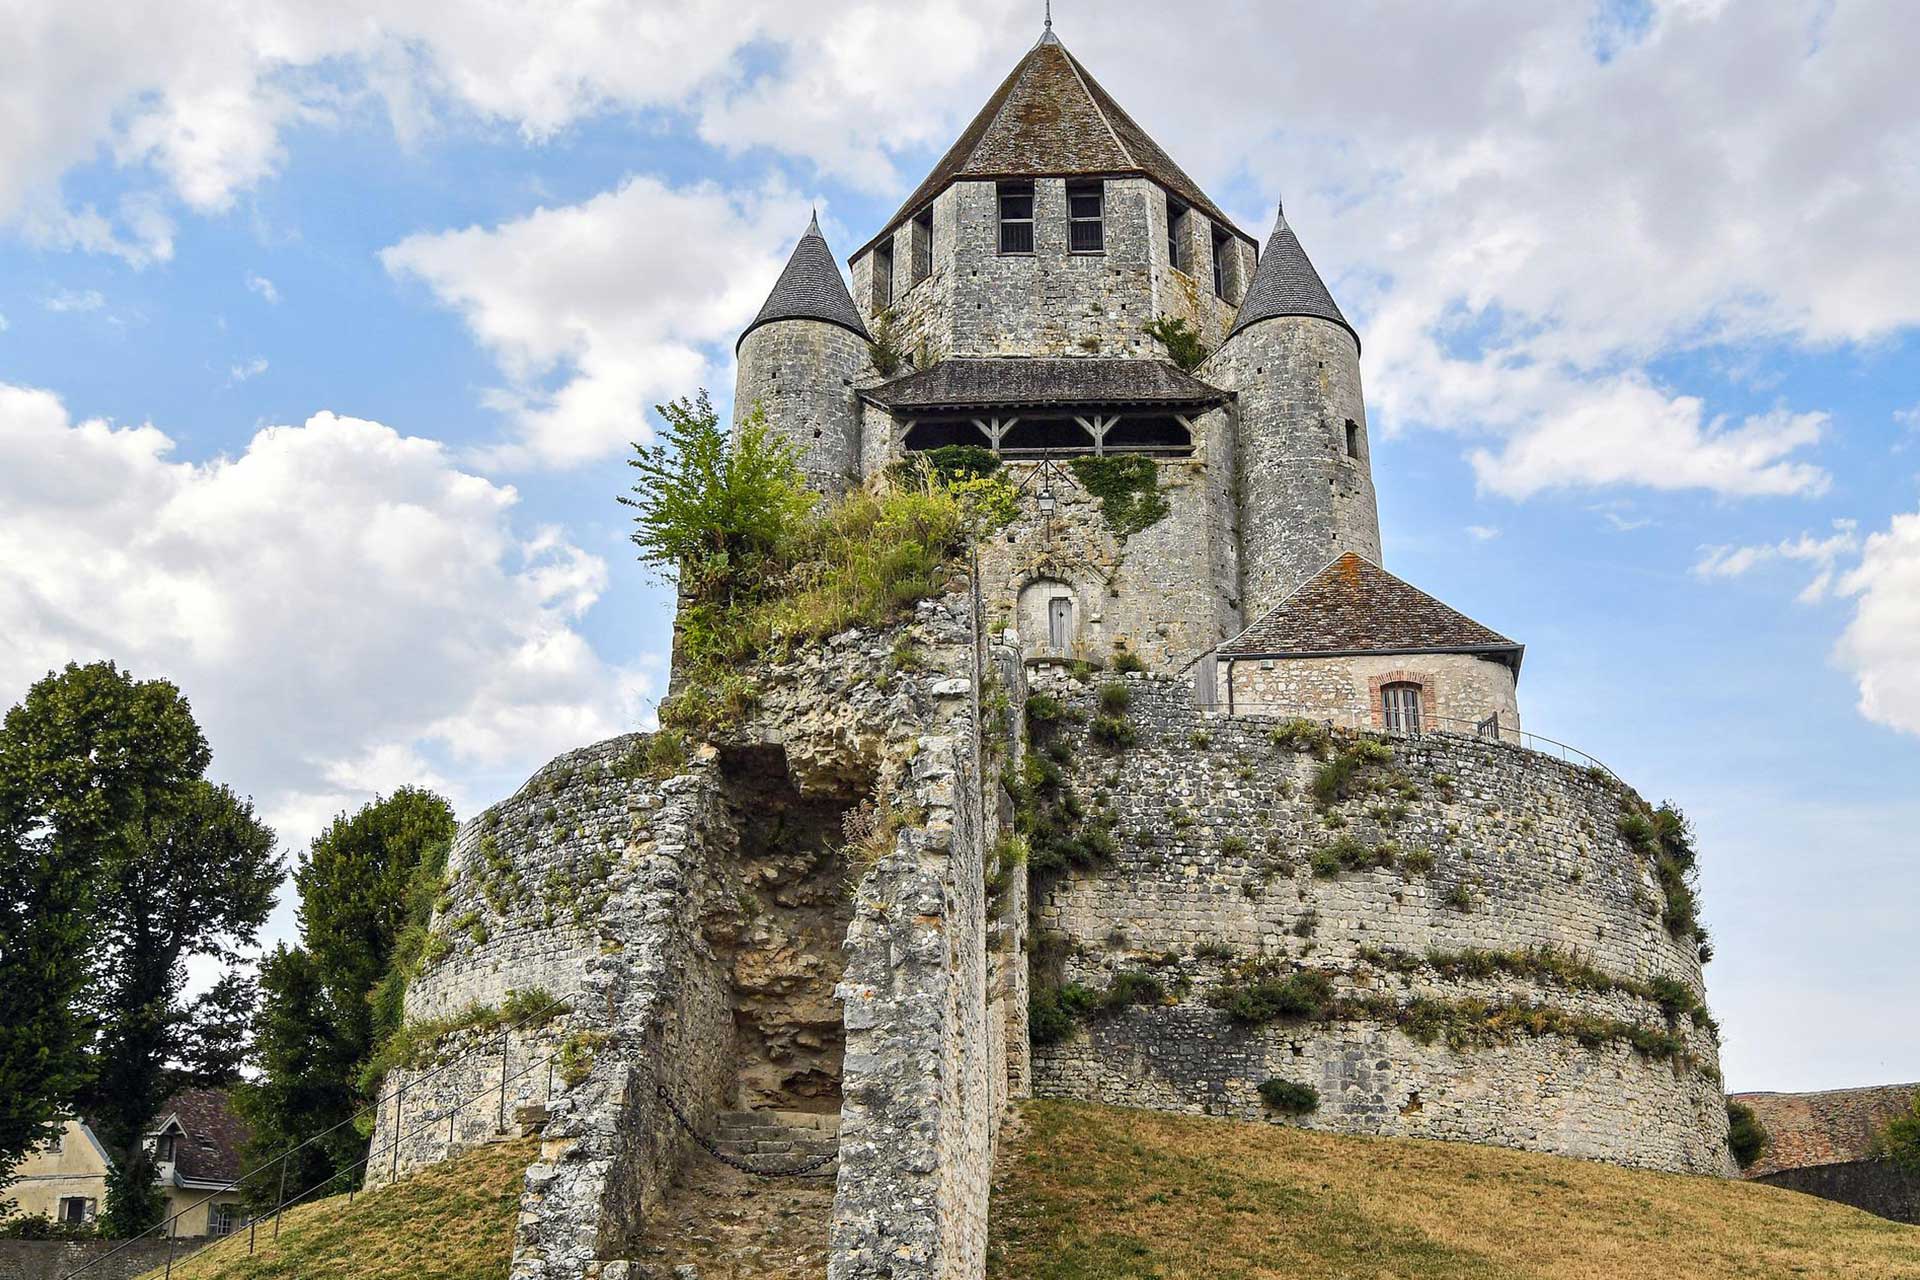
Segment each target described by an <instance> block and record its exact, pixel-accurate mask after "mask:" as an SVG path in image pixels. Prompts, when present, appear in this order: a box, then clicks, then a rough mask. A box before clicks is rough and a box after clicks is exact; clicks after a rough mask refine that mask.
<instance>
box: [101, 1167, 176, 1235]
mask: <svg viewBox="0 0 1920 1280" xmlns="http://www.w3.org/2000/svg"><path fill="white" fill-rule="evenodd" d="M159 1173H160V1171H159V1170H158V1169H157V1168H156V1167H155V1166H154V1163H153V1153H152V1152H150V1151H148V1150H147V1149H146V1148H145V1147H143V1146H140V1145H139V1144H138V1143H136V1144H135V1145H134V1147H133V1149H132V1150H131V1151H129V1152H127V1153H126V1154H125V1155H124V1156H122V1157H121V1158H119V1159H117V1160H115V1161H114V1162H113V1167H112V1168H111V1169H109V1170H107V1203H106V1207H105V1208H103V1209H102V1210H101V1211H100V1234H101V1235H103V1236H107V1237H109V1238H110V1239H115V1240H131V1239H132V1238H133V1237H135V1236H139V1235H145V1234H146V1233H147V1232H148V1231H151V1230H152V1229H153V1228H155V1227H157V1226H159V1225H160V1221H161V1219H162V1218H164V1217H165V1216H166V1213H167V1197H166V1193H165V1192H163V1191H161V1190H160V1184H159Z"/></svg>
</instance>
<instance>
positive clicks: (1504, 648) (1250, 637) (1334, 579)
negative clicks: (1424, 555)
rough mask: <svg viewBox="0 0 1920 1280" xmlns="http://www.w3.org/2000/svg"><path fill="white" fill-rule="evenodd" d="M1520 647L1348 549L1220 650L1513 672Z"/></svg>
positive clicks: (1246, 654) (1227, 655)
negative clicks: (1413, 659)
mask: <svg viewBox="0 0 1920 1280" xmlns="http://www.w3.org/2000/svg"><path fill="white" fill-rule="evenodd" d="M1524 651H1525V650H1524V646H1522V645H1519V644H1516V643H1514V642H1513V641H1512V640H1509V639H1507V638H1506V637H1505V636H1503V635H1501V634H1500V633H1499V632H1497V631H1493V630H1489V629H1488V628H1486V627H1483V626H1481V625H1480V624H1479V623H1477V622H1475V621H1474V620H1473V619H1472V618H1469V617H1467V615H1466V614H1464V613H1460V612H1459V611H1457V610H1455V609H1451V608H1449V607H1447V606H1446V605H1444V604H1441V603H1440V602H1439V601H1438V600H1436V599H1434V598H1433V597H1432V596H1430V595H1428V594H1427V593H1426V592H1424V591H1422V590H1420V589H1419V588H1418V587H1415V586H1412V585H1410V584H1408V583H1405V582H1402V581H1401V580H1400V579H1398V578H1396V577H1394V576H1393V575H1392V574H1390V573H1388V572H1387V571H1386V570H1385V569H1382V568H1381V567H1380V566H1379V565H1377V564H1374V563H1373V562H1372V561H1371V560H1367V559H1364V558H1362V557H1360V556H1357V555H1355V554H1354V553H1353V552H1351V551H1349V552H1347V553H1346V554H1345V555H1343V556H1341V557H1340V558H1339V559H1337V560H1335V561H1334V562H1333V563H1332V564H1330V565H1328V566H1327V567H1326V568H1324V569H1322V570H1321V571H1320V572H1319V573H1317V574H1315V575H1314V576H1313V577H1311V578H1309V579H1307V581H1306V582H1305V583H1304V584H1303V585H1301V586H1300V587H1299V588H1298V589H1297V590H1296V591H1294V593H1293V594H1292V595H1290V596H1288V597H1287V598H1286V599H1285V600H1282V601H1281V602H1280V603H1279V604H1277V605H1275V606H1273V608H1271V609H1269V610H1267V611H1266V613H1264V614H1262V615H1261V617H1260V619H1259V620H1258V621H1257V622H1255V623H1254V624H1253V625H1252V626H1250V627H1248V628H1247V629H1246V630H1245V631H1242V632H1241V633H1240V634H1239V635H1237V636H1235V637H1234V638H1233V639H1231V640H1229V641H1227V642H1226V643H1225V644H1223V645H1221V646H1220V649H1219V655H1220V656H1221V657H1223V658H1306V657H1320V658H1326V657H1336V656H1346V655H1350V654H1361V653H1476V654H1485V655H1486V656H1487V657H1490V658H1496V659H1498V660H1499V661H1502V662H1505V663H1507V664H1508V665H1510V666H1511V667H1512V668H1513V669H1514V672H1515V673H1516V674H1518V672H1519V670H1520V656H1521V654H1522V653H1523V652H1524Z"/></svg>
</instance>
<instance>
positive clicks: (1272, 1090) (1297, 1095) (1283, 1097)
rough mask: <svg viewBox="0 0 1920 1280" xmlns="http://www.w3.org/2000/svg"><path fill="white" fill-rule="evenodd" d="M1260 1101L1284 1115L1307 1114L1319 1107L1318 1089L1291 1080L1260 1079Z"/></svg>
mask: <svg viewBox="0 0 1920 1280" xmlns="http://www.w3.org/2000/svg"><path fill="white" fill-rule="evenodd" d="M1260 1101H1262V1102H1264V1103H1266V1104H1267V1106H1268V1107H1269V1108H1271V1109H1272V1110H1274V1111H1278V1112H1281V1113H1282V1114H1285V1115H1290V1116H1307V1115H1312V1114H1313V1113H1314V1112H1316V1111H1318V1110H1319V1109H1320V1091H1319V1090H1318V1089H1316V1088H1314V1087H1313V1086H1312V1085H1310V1084H1298V1083H1296V1082H1294V1081H1292V1080H1279V1079H1274V1080H1262V1081H1261V1082H1260Z"/></svg>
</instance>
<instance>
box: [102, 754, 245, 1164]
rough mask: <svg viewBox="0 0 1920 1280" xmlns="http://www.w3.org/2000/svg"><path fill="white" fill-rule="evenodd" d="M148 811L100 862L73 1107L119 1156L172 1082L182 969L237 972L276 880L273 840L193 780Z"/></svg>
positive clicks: (229, 798) (181, 1025) (220, 794)
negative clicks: (206, 963) (196, 960)
mask: <svg viewBox="0 0 1920 1280" xmlns="http://www.w3.org/2000/svg"><path fill="white" fill-rule="evenodd" d="M150 807H152V808H153V809H154V812H151V813H147V814H143V815H142V818H141V820H140V821H139V822H138V823H137V828H138V829H137V831H136V833H135V835H134V837H133V838H132V839H130V840H128V841H127V842H126V843H125V844H124V845H123V846H121V847H120V848H118V849H116V850H115V851H114V852H113V853H112V854H110V855H109V856H108V857H107V858H105V859H104V860H103V862H102V865H101V869H100V877H99V892H98V895H97V899H96V904H95V908H94V917H95V929H96V935H97V942H96V960H95V965H96V969H97V976H96V979H95V982H94V987H93V997H92V999H91V1001H90V1003H91V1004H92V1006H93V1010H94V1014H95V1017H96V1019H97V1021H98V1023H99V1028H100V1030H99V1039H98V1042H97V1043H96V1045H95V1049H94V1058H95V1064H96V1065H95V1070H94V1073H93V1074H94V1078H93V1082H92V1084H91V1085H90V1087H89V1088H87V1089H85V1090H83V1091H82V1093H81V1095H80V1100H81V1104H82V1106H83V1108H84V1109H85V1110H86V1111H87V1113H88V1114H89V1115H92V1116H94V1117H96V1119H97V1121H98V1123H99V1126H100V1128H101V1130H102V1133H101V1136H102V1138H103V1140H104V1141H106V1143H107V1144H108V1145H109V1146H110V1147H111V1148H113V1149H115V1150H118V1151H125V1150H129V1149H131V1148H132V1147H133V1146H134V1145H136V1144H137V1143H138V1142H139V1140H140V1137H141V1135H142V1132H143V1130H144V1127H145V1125H146V1123H147V1121H148V1120H150V1119H151V1118H152V1117H153V1115H154V1113H155V1112H156V1111H158V1110H159V1108H160V1104H161V1103H162V1102H164V1101H165V1100H166V1097H167V1094H168V1093H169V1092H170V1091H171V1090H172V1088H173V1087H174V1086H175V1084H176V1083H177V1082H178V1081H177V1077H176V1076H175V1075H174V1074H173V1073H172V1072H171V1071H169V1070H168V1064H169V1063H170V1062H173V1061H175V1060H176V1059H177V1058H179V1057H180V1056H181V1055H182V1054H183V1053H184V1052H186V1038H185V1035H184V1034H183V1033H184V1032H185V1031H186V1030H187V1029H188V1027H189V1026H190V1025H191V1022H192V1014H193V1011H192V1010H191V1009H190V1008H189V1007H188V1006H187V1005H186V1004H185V1003H184V1002H183V1000H182V998H181V997H182V990H183V988H184V986H185V982H186V961H187V960H188V958H190V957H196V956H207V957H213V958H215V959H219V960H223V961H227V962H229V963H231V962H234V961H236V960H237V959H238V958H239V956H238V949H239V948H240V947H242V946H249V945H251V944H252V943H253V942H254V941H255V939H256V938H257V937H258V936H259V931H260V926H261V925H263V924H265V923H266V919H267V916H268V914H269V913H270V912H271V911H272V910H273V901H274V890H275V888H276V887H277V886H278V884H279V881H280V861H279V858H278V857H277V856H276V854H275V852H274V837H273V832H272V831H271V830H269V829H268V828H267V827H266V825H265V824H263V823H261V822H260V821H259V820H258V819H257V818H256V817H255V816H254V812H253V802H252V801H251V800H246V799H242V798H241V797H239V796H236V795H235V794H234V793H233V792H232V791H231V790H229V789H228V788H226V787H222V786H215V785H214V784H212V783H210V782H207V781H205V780H204V779H195V780H192V781H189V782H187V783H186V784H185V785H184V786H182V787H180V788H179V789H178V791H177V794H174V795H172V796H169V797H168V798H167V801H166V803H165V806H164V807H159V806H150ZM225 995H226V996H227V997H229V998H230V997H231V995H232V993H231V992H227V993H225ZM203 1012H204V1009H203ZM242 1034H244V1033H242Z"/></svg>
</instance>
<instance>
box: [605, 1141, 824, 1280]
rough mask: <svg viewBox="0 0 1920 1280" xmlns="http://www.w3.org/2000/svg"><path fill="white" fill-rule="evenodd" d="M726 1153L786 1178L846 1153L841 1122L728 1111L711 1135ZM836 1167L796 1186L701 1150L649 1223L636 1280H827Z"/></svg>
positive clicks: (633, 1272) (632, 1265)
mask: <svg viewBox="0 0 1920 1280" xmlns="http://www.w3.org/2000/svg"><path fill="white" fill-rule="evenodd" d="M708 1138H709V1140H710V1141H712V1143H713V1145H714V1146H715V1148H716V1149H718V1150H719V1151H721V1152H723V1153H725V1154H726V1155H727V1156H728V1157H730V1158H732V1159H735V1160H740V1161H742V1162H744V1163H746V1164H749V1165H751V1166H752V1167H754V1168H755V1169H764V1170H768V1171H778V1170H781V1169H791V1168H794V1167H796V1166H799V1165H802V1164H806V1163H808V1162H810V1161H812V1160H815V1159H817V1158H819V1157H820V1156H824V1155H834V1154H837V1153H838V1151H839V1149H840V1117H839V1116H838V1115H818V1114H814V1113H812V1112H803V1111H729V1112H723V1113H721V1114H720V1115H719V1116H716V1117H715V1120H714V1127H713V1131H712V1132H711V1133H710V1134H709V1135H708ZM837 1167H838V1162H837V1161H829V1162H828V1163H827V1164H825V1165H823V1166H821V1167H820V1168H819V1169H817V1170H815V1171H813V1172H812V1173H810V1174H808V1175H805V1176H803V1177H797V1178H777V1177H776V1178H763V1177H758V1176H755V1175H754V1174H751V1173H744V1172H742V1171H741V1170H739V1169H735V1168H733V1167H731V1166H729V1165H726V1164H723V1163H721V1162H720V1161H718V1160H715V1159H714V1158H713V1157H712V1156H709V1155H708V1154H706V1153H705V1152H704V1151H693V1152H690V1153H689V1154H688V1156H687V1162H686V1164H685V1166H684V1167H683V1168H682V1169H681V1171H680V1174H679V1176H678V1177H676V1178H675V1179H674V1183H673V1186H672V1187H670V1188H669V1189H668V1191H667V1194H666V1197H665V1200H664V1202H663V1203H662V1204H661V1206H660V1208H659V1209H658V1210H656V1211H655V1212H654V1214H653V1217H652V1218H651V1219H650V1220H649V1222H648V1224H647V1230H646V1235H645V1240H644V1242H643V1244H642V1246H641V1248H640V1249H639V1250H637V1251H636V1252H637V1253H638V1256H637V1257H636V1258H635V1259H634V1260H633V1261H631V1262H629V1263H625V1264H609V1265H612V1266H616V1267H617V1266H622V1265H624V1266H625V1267H626V1268H628V1269H627V1270H625V1271H624V1272H620V1271H612V1272H609V1271H603V1272H602V1274H603V1275H624V1276H626V1277H629V1280H826V1274H827V1221H828V1219H829V1218H830V1217H831V1216H832V1214H833V1188H834V1176H833V1175H834V1173H835V1171H836V1169H837Z"/></svg>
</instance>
